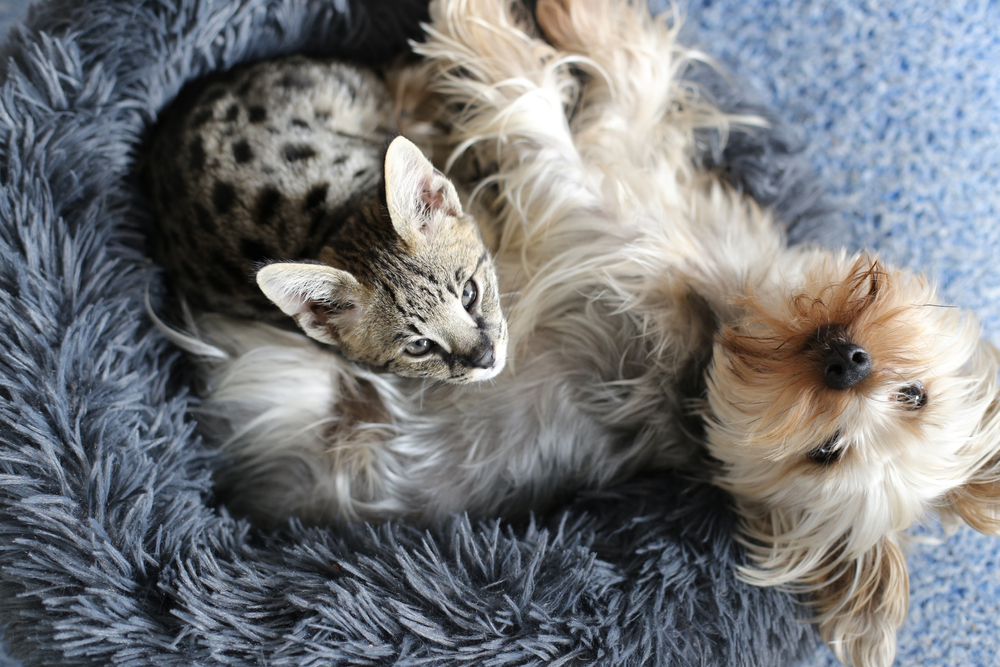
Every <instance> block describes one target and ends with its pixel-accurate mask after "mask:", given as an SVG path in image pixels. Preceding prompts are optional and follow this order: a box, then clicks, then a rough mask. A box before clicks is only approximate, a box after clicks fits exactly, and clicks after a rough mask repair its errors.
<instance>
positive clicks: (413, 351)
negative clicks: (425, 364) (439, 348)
mask: <svg viewBox="0 0 1000 667" xmlns="http://www.w3.org/2000/svg"><path fill="white" fill-rule="evenodd" d="M432 347H434V343H432V342H431V341H430V339H429V338H421V339H420V340H415V341H413V342H412V343H410V344H409V345H407V346H406V347H404V348H403V349H404V350H405V351H406V353H407V354H408V355H410V356H411V357H422V356H424V355H425V354H427V353H428V352H430V351H431V348H432Z"/></svg>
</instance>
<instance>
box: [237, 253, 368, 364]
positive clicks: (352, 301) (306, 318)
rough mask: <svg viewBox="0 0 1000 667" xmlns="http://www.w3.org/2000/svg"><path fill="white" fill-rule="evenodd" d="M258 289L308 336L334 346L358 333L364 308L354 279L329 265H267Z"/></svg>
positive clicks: (261, 275)
mask: <svg viewBox="0 0 1000 667" xmlns="http://www.w3.org/2000/svg"><path fill="white" fill-rule="evenodd" d="M257 285H258V286H259V287H260V289H261V291H262V292H264V295H265V296H267V298H268V299H270V300H271V301H272V302H274V305H276V306H277V307H278V308H280V309H281V310H282V312H284V313H285V314H286V315H290V316H291V317H292V318H293V319H294V320H295V321H296V323H298V325H299V326H300V327H302V331H304V332H305V334H306V335H307V336H309V337H310V338H314V339H316V340H318V341H320V342H321V343H327V344H330V345H337V344H339V343H340V341H341V339H342V338H343V336H345V335H347V334H348V333H350V332H351V331H352V330H353V329H354V327H355V326H356V325H357V323H358V318H359V317H360V315H361V310H362V307H363V305H362V300H363V297H364V290H363V289H362V287H361V284H360V283H359V282H358V281H357V280H356V279H355V278H354V276H352V275H351V274H350V273H347V272H346V271H341V270H339V269H335V268H333V267H332V266H327V265H325V264H293V263H287V262H275V263H273V264H267V265H265V266H263V267H261V268H260V269H259V270H258V271H257Z"/></svg>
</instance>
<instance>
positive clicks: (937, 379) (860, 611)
mask: <svg viewBox="0 0 1000 667" xmlns="http://www.w3.org/2000/svg"><path fill="white" fill-rule="evenodd" d="M801 258H802V259H803V261H802V263H801V264H800V265H799V269H790V270H789V271H787V272H786V273H784V274H783V275H782V278H781V279H780V280H777V281H775V284H762V285H758V286H755V287H754V288H752V289H748V290H747V294H746V296H745V297H742V298H741V299H740V300H739V302H738V303H737V304H736V305H737V306H738V307H739V308H740V309H741V311H742V317H740V318H739V319H738V320H737V321H735V322H734V323H732V324H731V325H730V326H726V327H724V328H723V330H722V331H721V333H720V335H719V337H718V339H717V342H716V345H715V350H714V360H713V364H712V367H711V370H710V372H709V382H708V386H709V388H708V405H709V413H710V415H711V416H710V418H709V424H708V440H709V449H710V452H711V454H712V456H714V457H715V458H716V459H718V460H719V461H720V462H721V463H722V472H721V473H720V477H719V482H720V483H721V485H722V486H724V487H725V488H727V489H728V490H730V491H731V492H732V493H733V494H734V495H735V496H736V500H737V504H738V507H739V510H740V514H741V515H742V517H743V527H742V533H743V536H744V539H745V541H746V544H747V546H748V547H749V549H750V554H751V557H752V558H753V560H754V561H755V564H754V565H753V566H752V567H749V568H746V570H745V571H744V575H745V577H746V578H747V579H748V580H750V581H752V582H754V583H757V584H760V585H779V584H780V585H785V586H788V587H790V588H792V589H793V590H799V591H804V592H808V593H810V594H811V595H812V597H813V600H814V604H815V607H816V610H817V621H818V623H819V628H820V632H821V634H822V635H823V637H824V639H825V640H826V641H827V643H828V644H829V645H830V647H831V648H832V649H833V651H834V652H835V653H836V654H837V656H838V658H839V659H840V660H842V661H845V662H849V663H851V664H855V665H864V666H866V667H887V666H888V665H889V664H890V663H891V662H892V659H893V656H894V654H895V641H896V640H895V633H896V630H897V629H898V627H899V626H900V625H901V624H902V622H903V619H904V617H905V615H906V608H907V600H908V583H907V576H906V563H905V559H904V557H903V555H902V552H901V550H900V547H899V542H900V540H901V539H902V531H903V530H905V529H906V528H907V527H909V526H911V525H912V524H914V523H915V522H917V521H920V520H921V519H922V518H923V517H924V516H925V514H927V512H928V511H931V510H938V511H941V512H942V514H943V515H945V516H946V517H949V516H954V517H961V518H963V519H965V520H966V521H967V522H968V523H969V524H971V525H972V526H973V527H975V528H977V529H979V530H982V531H987V532H992V533H1000V416H998V412H1000V410H998V403H997V392H998V389H997V369H998V354H997V351H996V349H995V348H994V347H993V346H992V345H990V344H989V343H987V342H982V341H980V340H979V330H978V327H977V325H976V323H975V321H974V319H973V318H972V317H971V316H969V315H968V314H966V313H963V312H961V311H960V310H958V309H956V308H951V307H947V306H942V305H941V304H940V303H939V302H938V301H937V298H936V296H935V291H934V289H933V287H932V286H931V285H930V284H928V282H927V281H926V280H925V279H924V278H923V277H921V276H918V275H913V274H910V273H907V272H904V271H899V270H895V269H892V268H890V267H887V266H886V265H884V264H883V263H882V262H879V261H878V260H876V259H873V258H871V257H869V256H867V255H858V256H855V257H847V256H845V255H844V254H843V253H841V254H839V255H838V254H830V253H826V252H821V251H812V253H811V254H804V255H802V256H801ZM802 267H805V268H802ZM790 276H798V277H796V278H791V277H790ZM782 281H784V284H782Z"/></svg>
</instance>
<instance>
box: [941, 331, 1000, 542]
mask: <svg viewBox="0 0 1000 667" xmlns="http://www.w3.org/2000/svg"><path fill="white" fill-rule="evenodd" d="M981 349H982V350H983V352H984V353H985V355H986V356H987V358H988V359H989V362H987V363H988V370H987V372H988V373H992V374H996V372H997V370H996V369H997V366H1000V350H998V349H997V348H996V347H995V346H994V345H993V344H992V343H990V342H988V341H983V342H982V348H981ZM990 391H991V392H992V394H993V400H992V401H991V402H990V404H989V407H987V408H986V411H985V413H984V414H983V418H982V420H980V423H979V429H978V432H977V433H976V435H975V436H974V438H973V447H972V449H973V451H974V452H975V453H976V456H977V457H978V458H979V462H978V465H976V467H975V469H974V470H973V471H972V473H971V474H970V475H969V478H968V479H967V480H966V481H965V483H964V484H962V485H961V486H959V487H957V488H955V489H953V490H952V491H951V492H950V493H949V494H948V497H947V498H946V502H947V504H946V506H945V508H944V509H943V510H942V515H943V518H947V515H948V514H951V515H953V516H958V517H960V518H961V519H962V520H964V521H965V522H966V523H967V524H969V525H970V526H972V527H973V528H975V529H976V530H978V531H979V532H981V533H986V534H989V535H998V536H1000V393H998V390H997V388H996V385H991V390H990Z"/></svg>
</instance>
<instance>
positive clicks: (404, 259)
mask: <svg viewBox="0 0 1000 667" xmlns="http://www.w3.org/2000/svg"><path fill="white" fill-rule="evenodd" d="M370 209H371V211H370V216H369V220H368V221H367V222H366V223H365V224H366V225H367V226H366V229H365V230H362V231H364V232H365V233H367V234H368V236H363V235H361V236H359V238H354V239H351V240H350V243H349V245H351V246H352V247H351V248H349V249H348V248H346V247H345V248H340V249H338V248H337V247H334V246H330V247H329V248H325V249H324V252H323V253H321V254H320V259H321V260H322V263H287V262H276V263H272V264H267V265H265V266H263V267H262V268H261V269H260V270H259V271H258V272H257V284H258V285H259V286H260V288H261V290H263V292H264V294H266V295H267V297H268V298H269V299H271V301H273V302H274V303H275V304H276V305H277V306H278V307H279V308H281V310H282V311H284V312H285V313H286V314H288V315H291V316H292V317H293V318H294V319H295V321H296V322H297V323H298V324H299V326H300V327H302V330H303V331H304V332H305V333H306V334H307V335H309V336H310V337H312V338H314V339H316V340H318V341H321V342H323V343H328V344H330V345H334V346H336V347H337V348H339V350H340V351H341V353H342V354H343V355H344V356H345V357H347V358H348V359H351V360H353V361H359V362H362V363H365V364H369V365H371V366H374V367H376V368H384V369H386V370H388V371H391V372H392V373H395V374H396V375H400V376H403V377H416V378H430V379H438V380H443V381H445V382H452V383H466V382H474V381H478V380H485V379H488V378H491V377H493V376H495V375H496V374H497V373H499V372H500V371H501V370H502V369H503V366H504V363H505V361H506V356H507V324H506V320H505V319H504V316H503V312H502V311H501V308H500V295H499V288H498V284H497V276H496V268H495V266H494V263H493V259H492V257H491V256H490V253H489V251H488V249H487V248H486V246H485V244H484V243H483V239H482V237H481V236H480V233H479V228H478V226H477V225H476V222H475V220H473V219H472V217H471V216H469V215H466V214H465V213H464V212H463V211H462V206H461V203H460V202H459V198H458V194H457V192H456V191H455V187H454V186H453V185H452V183H451V182H450V181H449V180H448V179H447V178H445V177H444V175H442V174H441V173H440V172H439V171H437V170H436V169H434V167H433V165H432V164H431V163H430V161H428V160H427V159H426V158H425V157H424V156H423V154H422V153H421V152H420V150H419V149H418V148H417V147H416V146H414V145H413V144H412V143H411V142H409V141H408V140H406V139H405V138H403V137H397V138H396V139H394V140H393V141H392V143H391V144H390V145H389V148H388V150H387V151H386V157H385V201H384V204H383V203H381V202H375V203H374V204H373V205H372V206H371V207H370ZM359 234H360V233H359ZM345 245H346V242H345ZM361 246H364V247H361Z"/></svg>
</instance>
